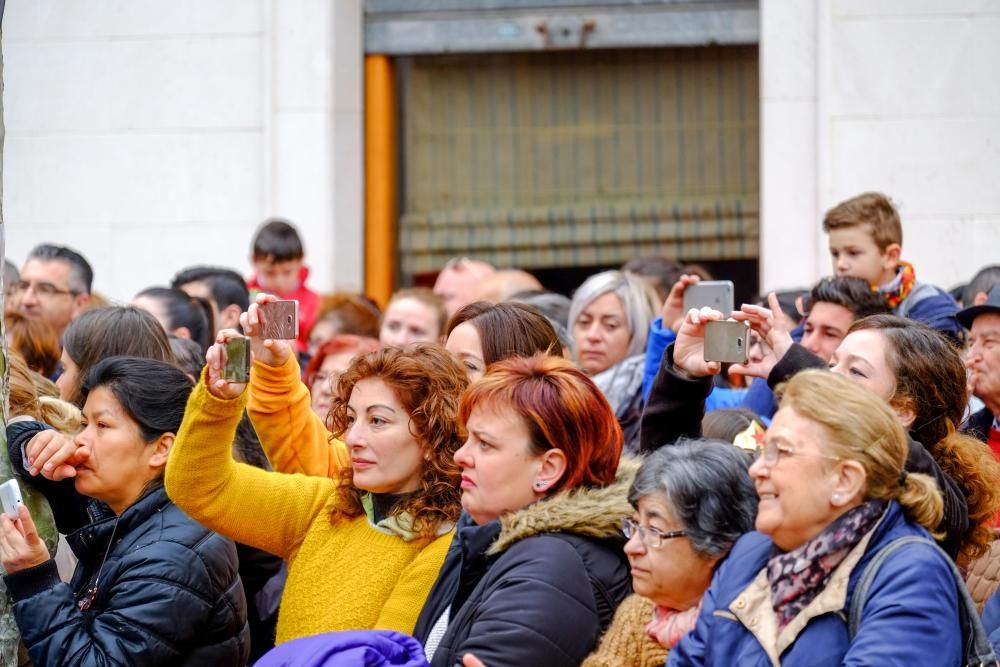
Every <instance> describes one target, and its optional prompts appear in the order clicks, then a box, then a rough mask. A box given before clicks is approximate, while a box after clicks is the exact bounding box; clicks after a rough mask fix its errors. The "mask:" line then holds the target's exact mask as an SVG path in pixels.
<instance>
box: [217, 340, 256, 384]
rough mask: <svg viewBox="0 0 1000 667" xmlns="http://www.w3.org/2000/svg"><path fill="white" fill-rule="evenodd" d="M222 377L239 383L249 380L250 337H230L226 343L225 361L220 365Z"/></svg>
mask: <svg viewBox="0 0 1000 667" xmlns="http://www.w3.org/2000/svg"><path fill="white" fill-rule="evenodd" d="M222 379H223V380H225V381H226V382H239V383H247V382H249V381H250V339H249V338H247V337H246V336H239V337H236V338H232V339H230V340H229V341H228V342H227V343H226V363H225V365H223V367H222Z"/></svg>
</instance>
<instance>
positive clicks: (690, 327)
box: [674, 308, 725, 377]
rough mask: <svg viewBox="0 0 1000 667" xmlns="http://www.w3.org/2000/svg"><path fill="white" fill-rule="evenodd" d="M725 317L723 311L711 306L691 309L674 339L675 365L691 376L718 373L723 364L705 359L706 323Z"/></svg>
mask: <svg viewBox="0 0 1000 667" xmlns="http://www.w3.org/2000/svg"><path fill="white" fill-rule="evenodd" d="M723 319H725V318H724V317H723V316H722V313H721V312H719V311H718V310H713V309H711V308H702V309H700V310H699V309H697V308H692V309H691V310H689V311H688V313H687V315H686V316H685V317H684V322H683V323H682V324H681V328H680V329H679V330H678V331H677V340H675V341H674V367H675V368H677V369H678V370H681V371H683V372H684V373H687V374H688V375H690V376H691V377H705V376H706V375H718V374H719V371H721V370H722V364H720V363H719V362H717V361H705V325H706V324H707V323H708V322H716V321H721V320H723Z"/></svg>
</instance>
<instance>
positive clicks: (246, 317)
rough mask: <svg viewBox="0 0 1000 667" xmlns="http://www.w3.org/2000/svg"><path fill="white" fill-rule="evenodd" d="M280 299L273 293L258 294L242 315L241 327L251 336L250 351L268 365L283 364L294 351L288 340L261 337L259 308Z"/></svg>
mask: <svg viewBox="0 0 1000 667" xmlns="http://www.w3.org/2000/svg"><path fill="white" fill-rule="evenodd" d="M278 300H279V299H278V297H276V296H274V295H273V294H263V293H262V294H258V295H257V299H256V301H255V302H254V303H251V304H250V307H249V308H247V312H245V313H243V314H242V315H240V327H242V328H243V333H244V334H246V335H247V337H248V338H250V351H251V352H252V353H253V358H254V359H256V360H258V361H260V362H261V363H264V364H267V365H268V366H281V365H283V364H284V363H285V362H286V361H288V357H289V355H291V353H292V346H291V345H289V344H288V341H284V340H274V339H272V338H262V337H261V324H260V313H259V312H258V310H259V308H260V306H263V305H264V304H265V303H271V302H273V301H278Z"/></svg>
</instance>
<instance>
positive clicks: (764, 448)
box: [753, 440, 843, 468]
mask: <svg viewBox="0 0 1000 667" xmlns="http://www.w3.org/2000/svg"><path fill="white" fill-rule="evenodd" d="M789 456H812V457H814V458H817V459H827V460H828V461H842V460H843V459H842V458H841V457H839V456H829V455H828V454H820V453H817V452H797V451H795V450H794V449H792V448H791V447H789V446H787V445H782V444H779V443H777V442H774V441H773V440H764V441H762V442H761V443H760V444H759V445H758V446H757V450H756V451H755V452H754V454H753V459H754V461H757V460H758V459H760V460H763V462H764V465H766V466H767V467H768V468H771V467H774V466H776V465H778V462H779V461H781V459H783V458H787V457H789Z"/></svg>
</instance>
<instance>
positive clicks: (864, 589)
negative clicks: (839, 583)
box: [847, 535, 1000, 667]
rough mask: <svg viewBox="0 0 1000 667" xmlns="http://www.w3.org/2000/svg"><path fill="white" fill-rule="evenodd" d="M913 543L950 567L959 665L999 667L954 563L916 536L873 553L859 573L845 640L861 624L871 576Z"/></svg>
mask: <svg viewBox="0 0 1000 667" xmlns="http://www.w3.org/2000/svg"><path fill="white" fill-rule="evenodd" d="M916 543H919V544H924V545H927V546H929V547H931V548H932V549H936V550H937V551H938V552H940V554H941V557H942V558H943V559H944V561H945V562H946V563H948V566H949V568H951V573H952V576H953V577H954V579H955V587H956V590H957V591H958V617H959V625H960V626H961V628H962V637H963V639H964V640H965V646H964V647H963V663H962V664H964V665H983V666H987V667H988V666H997V665H1000V662H998V661H997V657H996V654H995V653H994V652H993V646H992V644H990V639H989V636H988V635H987V634H986V630H985V629H984V628H983V622H982V621H981V620H980V618H979V613H978V611H976V603H975V602H973V601H972V596H970V595H969V590H968V589H967V588H966V587H965V582H964V581H963V580H962V575H961V573H960V572H959V571H958V568H957V567H956V566H955V563H954V562H953V561H952V560H951V558H949V557H948V555H947V554H946V553H944V551H942V550H941V547H939V546H938V545H937V544H935V543H934V542H931V541H930V540H928V539H925V538H923V537H920V536H917V535H907V536H904V537H898V538H896V539H895V540H893V541H892V542H890V543H889V544H887V545H886V546H885V547H884V548H883V549H881V550H880V551H879V552H878V553H876V554H875V556H874V557H872V559H871V561H870V562H869V563H868V564H867V565H866V566H865V569H864V570H863V571H862V572H861V578H860V579H858V583H857V585H856V586H855V587H854V594H853V595H852V596H851V606H850V608H849V610H848V614H847V636H848V641H854V636H855V635H856V634H857V633H858V627H859V626H860V624H861V615H862V613H863V612H864V608H865V604H866V603H867V602H868V593H869V591H870V590H871V587H872V584H873V583H874V581H875V576H876V575H877V574H878V571H879V568H881V567H882V563H883V562H885V560H886V559H887V558H889V557H890V556H891V555H892V554H894V553H895V552H896V551H898V550H899V549H901V548H903V547H905V546H906V545H908V544H916Z"/></svg>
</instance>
